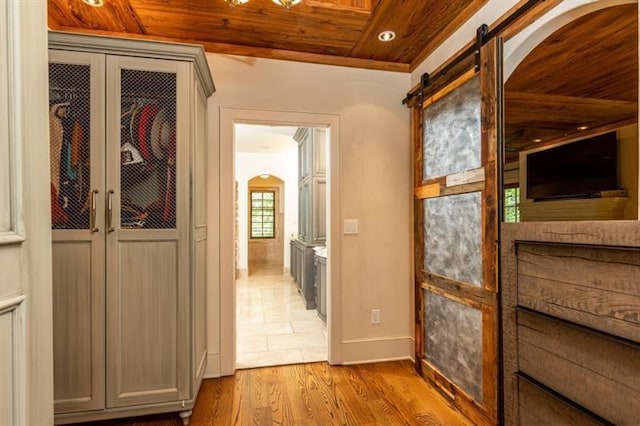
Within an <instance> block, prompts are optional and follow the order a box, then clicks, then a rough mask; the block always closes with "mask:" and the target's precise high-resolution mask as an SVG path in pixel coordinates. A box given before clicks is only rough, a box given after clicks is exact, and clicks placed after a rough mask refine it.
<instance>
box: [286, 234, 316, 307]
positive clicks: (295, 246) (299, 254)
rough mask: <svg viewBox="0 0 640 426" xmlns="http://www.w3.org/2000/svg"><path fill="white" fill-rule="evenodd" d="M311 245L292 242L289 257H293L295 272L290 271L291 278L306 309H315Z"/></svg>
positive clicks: (302, 242)
mask: <svg viewBox="0 0 640 426" xmlns="http://www.w3.org/2000/svg"><path fill="white" fill-rule="evenodd" d="M314 247H315V246H314V245H313V244H307V243H305V242H304V241H300V240H292V243H291V248H292V250H293V251H292V252H291V256H292V257H295V259H296V265H295V271H292V277H293V279H294V280H295V282H296V285H297V286H298V291H299V292H300V294H301V295H302V297H303V298H304V302H305V307H306V308H307V309H315V308H316V299H315V290H314V282H313V281H314V262H313V257H314V252H313V248H314Z"/></svg>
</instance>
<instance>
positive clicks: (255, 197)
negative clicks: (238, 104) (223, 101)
mask: <svg viewBox="0 0 640 426" xmlns="http://www.w3.org/2000/svg"><path fill="white" fill-rule="evenodd" d="M300 129H301V128H300V127H295V126H278V125H264V124H243V123H237V124H234V139H235V183H236V208H235V212H236V214H235V223H236V226H235V230H236V232H235V236H236V237H235V242H236V250H235V252H236V257H235V258H236V260H235V266H236V280H235V291H236V299H235V310H236V323H235V330H236V348H235V349H236V362H235V368H236V369H241V368H254V367H264V366H271V365H282V364H294V363H306V362H318V361H326V360H327V359H328V342H327V335H328V334H327V326H326V322H325V317H323V316H322V315H321V312H320V309H319V308H320V304H319V303H315V300H316V297H317V295H316V291H319V288H318V289H317V290H316V287H315V284H316V283H315V277H316V274H315V271H314V270H309V271H307V274H308V275H310V279H311V280H312V282H310V283H309V282H306V283H303V282H302V279H301V277H300V276H299V275H297V274H296V273H295V269H296V267H295V266H293V265H295V264H296V262H297V259H298V257H299V255H298V254H297V249H296V247H297V246H295V245H294V244H293V242H294V241H297V239H298V238H299V236H300V223H303V222H305V223H306V222H310V221H311V219H310V218H309V217H307V216H308V215H310V214H311V210H312V209H307V208H305V206H304V204H303V203H304V202H305V201H306V200H307V199H308V194H306V193H305V192H304V189H305V187H306V186H305V185H304V182H306V181H305V180H304V179H302V170H303V169H305V167H306V165H305V164H304V162H305V153H306V149H307V147H306V146H304V145H303V142H302V141H301V140H300V137H298V136H296V135H300V134H301V132H300ZM309 130H311V131H312V132H313V130H312V129H309ZM325 133H326V132H325ZM325 133H323V134H325ZM318 143H320V141H318ZM325 145H326V144H322V145H321V146H322V148H323V149H324V150H326V146H325ZM325 157H326V155H323V156H322V159H323V160H324V158H325ZM325 182H326V180H325ZM307 186H308V185H307ZM322 188H323V189H324V187H322ZM321 200H326V197H325V196H322V197H321ZM321 209H323V210H324V212H323V217H325V215H326V202H325V203H324V204H323V205H322V207H321ZM323 225H324V223H323ZM318 246H320V247H324V244H318ZM313 260H314V259H312V261H313ZM325 264H326V262H325ZM292 266H293V268H292ZM311 267H312V268H315V262H313V263H312V264H311ZM292 269H293V271H292ZM307 279H309V277H307ZM309 284H310V285H311V286H313V287H309ZM305 285H306V288H307V289H311V290H313V291H314V293H309V292H305V291H304V290H305Z"/></svg>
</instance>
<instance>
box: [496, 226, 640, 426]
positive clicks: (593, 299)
mask: <svg viewBox="0 0 640 426" xmlns="http://www.w3.org/2000/svg"><path fill="white" fill-rule="evenodd" d="M502 242H503V245H502V267H503V269H502V274H503V275H502V289H501V290H502V313H503V315H502V326H503V330H502V337H503V358H504V359H503V361H504V362H503V369H504V371H503V373H504V376H503V380H504V423H505V424H507V425H547V424H548V425H591V424H616V425H637V424H638V422H640V223H639V222H631V221H614V222H564V223H559V222H537V223H521V224H505V225H503V233H502Z"/></svg>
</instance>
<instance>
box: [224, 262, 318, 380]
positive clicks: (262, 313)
mask: <svg viewBox="0 0 640 426" xmlns="http://www.w3.org/2000/svg"><path fill="white" fill-rule="evenodd" d="M236 286H237V287H236V303H237V304H236V318H237V319H236V331H237V333H236V341H237V343H236V345H237V346H236V368H238V369H241V368H253V367H264V366H268V365H282V364H297V363H305V362H317V361H326V360H327V328H326V324H325V323H324V322H323V321H322V320H321V319H320V318H318V313H317V311H316V310H315V309H311V310H307V309H305V307H304V302H303V298H302V295H300V294H299V293H298V290H297V287H296V284H295V283H294V282H293V280H292V279H291V277H290V276H289V275H283V274H282V268H276V269H274V268H262V269H260V270H255V269H254V270H252V272H251V275H249V277H247V278H241V279H238V280H237V281H236Z"/></svg>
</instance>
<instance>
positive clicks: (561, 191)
mask: <svg viewBox="0 0 640 426" xmlns="http://www.w3.org/2000/svg"><path fill="white" fill-rule="evenodd" d="M617 151H618V150H617V140H616V132H610V133H605V134H603V135H600V136H595V137H592V138H588V139H583V140H579V141H576V142H571V143H568V144H565V145H560V146H558V147H555V148H550V149H547V150H544V151H538V152H534V153H531V154H528V155H527V156H526V162H527V198H528V199H534V200H545V199H553V198H577V197H593V196H597V194H598V193H599V192H600V191H606V190H612V189H618V182H617V177H616V164H617Z"/></svg>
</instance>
